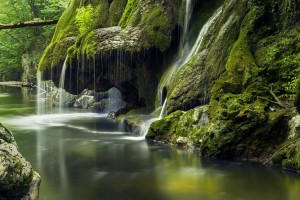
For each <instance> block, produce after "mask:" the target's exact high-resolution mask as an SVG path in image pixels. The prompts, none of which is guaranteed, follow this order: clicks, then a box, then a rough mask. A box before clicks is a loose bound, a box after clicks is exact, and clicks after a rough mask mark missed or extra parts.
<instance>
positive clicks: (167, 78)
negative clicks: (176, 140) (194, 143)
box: [142, 0, 222, 136]
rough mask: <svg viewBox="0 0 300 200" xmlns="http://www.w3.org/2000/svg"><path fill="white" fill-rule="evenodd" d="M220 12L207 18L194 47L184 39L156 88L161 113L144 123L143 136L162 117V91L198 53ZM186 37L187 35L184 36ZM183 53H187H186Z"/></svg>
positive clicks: (164, 101) (188, 1)
mask: <svg viewBox="0 0 300 200" xmlns="http://www.w3.org/2000/svg"><path fill="white" fill-rule="evenodd" d="M190 7H191V1H190V0H187V1H186V15H187V16H186V17H185V19H189V16H188V15H190V14H189V11H190V10H191V8H190ZM221 11H222V7H221V8H219V9H217V11H216V12H215V13H214V14H213V15H212V17H210V18H209V20H208V21H207V22H206V23H205V24H204V25H203V27H202V28H201V30H200V32H199V34H198V37H197V40H196V42H195V43H194V45H193V46H192V48H189V45H188V42H187V38H186V39H184V40H183V41H185V42H184V47H183V49H182V50H181V52H180V53H179V57H178V58H177V59H176V61H175V62H174V63H173V64H172V65H171V66H170V67H169V69H168V70H167V72H166V73H165V74H164V75H163V77H162V80H161V81H160V84H159V85H160V86H159V88H158V92H157V97H158V102H159V103H160V105H161V106H162V107H161V111H160V115H159V117H157V118H152V119H150V120H148V121H146V122H145V125H144V127H143V128H142V131H143V135H144V136H145V135H146V133H147V132H148V129H149V127H150V125H151V124H152V123H153V122H154V121H157V120H160V119H162V118H163V117H164V113H165V110H166V107H167V104H168V100H167V97H165V99H162V98H163V96H164V95H163V93H164V92H163V90H164V89H165V88H168V86H169V85H170V83H171V81H172V79H173V78H174V76H175V75H176V73H177V72H178V71H179V70H180V69H181V68H182V67H183V66H185V65H186V64H187V63H188V62H189V61H190V60H191V58H192V57H193V56H194V55H195V54H196V53H197V52H198V51H199V48H200V47H201V44H202V41H203V38H204V36H205V35H206V33H207V32H208V30H209V28H210V27H211V26H212V25H213V23H214V22H215V20H216V19H217V18H218V17H219V16H220V14H221ZM185 23H186V25H185V26H187V24H188V23H189V22H188V21H186V22H185ZM185 35H187V33H186V34H185ZM185 51H187V52H189V53H186V52H185Z"/></svg>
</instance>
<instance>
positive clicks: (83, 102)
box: [74, 95, 95, 109]
mask: <svg viewBox="0 0 300 200" xmlns="http://www.w3.org/2000/svg"><path fill="white" fill-rule="evenodd" d="M94 103H95V98H94V97H93V96H88V95H82V96H81V97H80V98H79V99H76V101H75V103H74V107H75V108H83V109H88V108H91V107H93V105H94Z"/></svg>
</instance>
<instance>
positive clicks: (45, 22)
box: [0, 20, 58, 30]
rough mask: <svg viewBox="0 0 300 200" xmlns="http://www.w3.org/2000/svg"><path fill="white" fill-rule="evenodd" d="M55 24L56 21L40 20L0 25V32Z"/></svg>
mask: <svg viewBox="0 0 300 200" xmlns="http://www.w3.org/2000/svg"><path fill="white" fill-rule="evenodd" d="M57 22H58V20H41V21H29V22H22V23H16V24H0V30H1V29H16V28H24V27H29V26H47V25H52V24H57Z"/></svg>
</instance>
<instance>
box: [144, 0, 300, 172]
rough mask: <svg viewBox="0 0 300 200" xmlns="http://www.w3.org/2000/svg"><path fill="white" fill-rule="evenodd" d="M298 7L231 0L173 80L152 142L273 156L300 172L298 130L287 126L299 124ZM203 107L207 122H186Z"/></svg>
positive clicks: (285, 1) (222, 154)
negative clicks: (294, 123)
mask: <svg viewBox="0 0 300 200" xmlns="http://www.w3.org/2000/svg"><path fill="white" fill-rule="evenodd" d="M299 5H300V4H299V2H297V1H293V0H291V1H290V0H281V1H279V0H278V1H275V3H274V1H255V0H254V1H243V0H237V1H231V0H226V1H225V2H224V5H223V8H222V9H223V10H222V13H221V15H220V16H219V17H218V19H217V20H216V22H215V24H214V25H213V26H212V27H211V34H207V35H206V36H205V37H204V41H203V43H202V46H201V47H200V48H199V52H198V53H197V54H196V55H195V56H194V57H193V58H192V59H191V60H190V62H188V63H187V64H186V65H185V66H183V67H182V69H181V70H180V71H179V73H177V75H176V77H175V78H174V79H173V80H174V81H173V83H172V84H171V86H170V89H169V94H168V100H169V101H168V113H169V115H168V116H167V117H165V118H164V119H162V120H160V121H157V122H155V123H153V124H152V126H151V127H150V129H149V132H148V136H147V138H149V139H155V140H156V139H157V140H163V141H168V142H172V143H177V142H176V139H174V138H179V137H183V138H185V141H188V143H190V144H192V145H193V146H194V147H196V148H198V149H200V151H201V153H202V155H205V156H211V157H218V158H231V159H232V158H235V159H236V158H239V159H250V160H259V161H270V158H273V160H274V162H275V163H280V164H283V165H284V166H286V167H289V168H293V169H296V170H299V159H298V157H299V151H298V150H299V147H298V142H297V140H295V141H294V142H293V143H292V144H290V142H291V141H292V140H293V139H292V137H291V135H292V134H291V130H294V131H293V132H294V134H293V135H297V131H298V128H295V127H294V128H293V129H292V128H291V127H292V126H291V125H290V124H291V122H292V121H295V120H296V119H298V118H294V117H293V116H295V115H296V110H295V109H294V108H293V107H294V105H296V106H297V107H298V108H299V106H298V105H299V92H298V91H297V90H298V87H299V86H298V84H299V73H298V71H299V69H300V66H299V61H298V57H299V49H298V48H299V41H300V40H299V23H300V21H299V19H300V18H298V19H297V18H295V17H292V16H299V12H298V11H295V10H293V9H292V8H296V7H298V6H299ZM270 7H272V8H273V10H272V9H269V8H270ZM286 10H289V11H290V12H291V13H290V14H287V12H286ZM278 13H281V14H280V15H279V14H278ZM287 16H291V17H287ZM203 104H207V111H206V113H207V120H206V121H207V123H206V124H204V125H197V122H200V121H201V117H199V116H198V118H197V117H196V120H195V121H196V123H195V124H196V125H194V126H189V125H188V124H189V123H184V122H187V121H188V120H186V119H185V117H184V116H186V115H189V114H188V113H193V112H195V110H197V109H198V107H197V106H199V105H203ZM178 110H181V111H178ZM178 114H180V115H178ZM180 124H184V126H183V127H185V129H184V131H182V130H180V128H179V127H180V126H179V125H180ZM293 137H294V136H293ZM180 140H181V141H182V138H180ZM287 144H289V145H288V146H285V145H287ZM274 153H276V154H275V156H273V155H274Z"/></svg>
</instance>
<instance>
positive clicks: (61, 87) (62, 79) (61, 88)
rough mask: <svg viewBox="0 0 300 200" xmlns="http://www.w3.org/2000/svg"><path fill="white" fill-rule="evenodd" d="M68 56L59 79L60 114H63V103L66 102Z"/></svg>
mask: <svg viewBox="0 0 300 200" xmlns="http://www.w3.org/2000/svg"><path fill="white" fill-rule="evenodd" d="M67 63H68V56H67V57H66V59H65V61H64V65H63V67H62V70H61V74H60V79H59V93H60V94H59V113H62V108H63V101H64V97H65V95H64V89H65V77H66V70H67V66H68V64H67Z"/></svg>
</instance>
